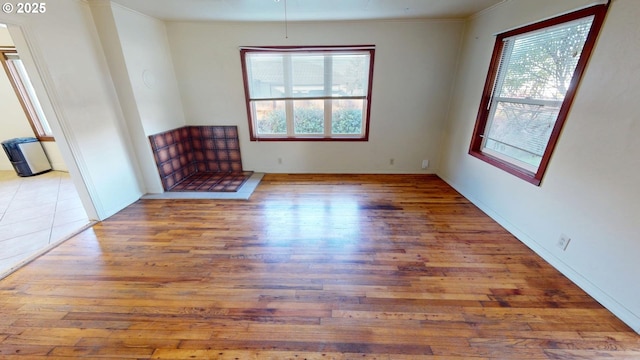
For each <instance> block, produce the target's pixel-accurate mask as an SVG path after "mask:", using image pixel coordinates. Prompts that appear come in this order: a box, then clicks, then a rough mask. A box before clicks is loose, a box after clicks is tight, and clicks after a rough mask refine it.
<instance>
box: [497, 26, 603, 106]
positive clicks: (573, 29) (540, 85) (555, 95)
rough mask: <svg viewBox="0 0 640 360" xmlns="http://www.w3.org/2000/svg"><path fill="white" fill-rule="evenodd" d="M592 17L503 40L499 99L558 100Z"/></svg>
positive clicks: (564, 90)
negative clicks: (501, 80) (503, 73)
mask: <svg viewBox="0 0 640 360" xmlns="http://www.w3.org/2000/svg"><path fill="white" fill-rule="evenodd" d="M592 21H593V17H588V18H585V19H581V20H578V21H573V22H570V23H566V24H562V25H558V26H555V27H552V28H547V29H544V30H541V31H537V32H534V33H526V34H523V35H520V36H516V37H513V38H509V39H506V40H505V41H506V42H507V43H506V46H505V48H504V49H505V50H504V51H505V55H504V56H503V58H502V61H503V62H505V61H506V62H507V63H508V64H502V65H501V69H500V71H501V72H502V71H506V74H505V76H504V80H503V82H502V88H501V90H500V92H499V94H500V95H499V96H500V97H511V98H520V99H526V98H533V99H545V100H562V99H564V96H565V94H566V92H567V89H568V88H569V84H570V82H571V78H572V77H573V73H574V72H575V69H576V66H577V64H578V60H580V54H581V53H582V48H583V47H584V43H585V42H586V40H587V35H588V33H589V29H590V28H591V23H592Z"/></svg>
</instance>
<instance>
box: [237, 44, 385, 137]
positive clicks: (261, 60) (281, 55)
mask: <svg viewBox="0 0 640 360" xmlns="http://www.w3.org/2000/svg"><path fill="white" fill-rule="evenodd" d="M374 54H375V49H374V47H373V46H370V45H367V46H338V47H335V46H332V47H327V46H322V47H319V46H314V47H247V48H241V49H240V57H241V62H242V75H243V79H244V88H245V97H246V105H247V113H248V118H249V133H250V138H251V140H252V141H256V140H260V141H269V140H272V141H273V140H277V141H281V140H296V141H300V140H302V141H304V140H307V141H318V140H333V141H335V140H341V141H366V140H368V137H369V118H370V109H371V84H372V82H373V61H374Z"/></svg>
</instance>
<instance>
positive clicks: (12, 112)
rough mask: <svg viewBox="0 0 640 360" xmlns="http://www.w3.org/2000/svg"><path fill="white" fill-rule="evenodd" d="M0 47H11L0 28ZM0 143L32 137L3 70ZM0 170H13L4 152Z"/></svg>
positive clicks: (0, 74)
mask: <svg viewBox="0 0 640 360" xmlns="http://www.w3.org/2000/svg"><path fill="white" fill-rule="evenodd" d="M0 46H13V41H11V36H10V35H9V30H7V28H5V27H0ZM0 133H1V134H2V137H1V138H0V141H5V140H8V139H12V138H17V137H26V136H33V130H31V126H29V122H28V120H27V117H26V116H25V114H24V110H22V106H20V102H19V101H18V97H17V96H16V93H15V91H14V90H13V87H12V86H11V82H9V78H8V77H7V74H6V73H5V71H4V69H1V68H0ZM0 170H13V166H11V162H10V161H9V158H8V157H7V156H6V155H5V153H4V151H2V154H1V155H0Z"/></svg>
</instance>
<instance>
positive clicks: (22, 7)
mask: <svg viewBox="0 0 640 360" xmlns="http://www.w3.org/2000/svg"><path fill="white" fill-rule="evenodd" d="M2 12H4V13H5V14H12V13H16V14H44V13H45V12H47V3H44V2H24V3H22V2H19V3H15V4H13V3H10V2H6V3H4V4H2Z"/></svg>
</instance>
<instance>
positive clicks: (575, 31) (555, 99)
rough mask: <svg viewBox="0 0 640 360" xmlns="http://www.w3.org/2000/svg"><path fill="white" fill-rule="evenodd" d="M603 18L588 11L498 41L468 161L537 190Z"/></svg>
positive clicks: (598, 9) (598, 10)
mask: <svg viewBox="0 0 640 360" xmlns="http://www.w3.org/2000/svg"><path fill="white" fill-rule="evenodd" d="M606 10H607V7H606V5H598V6H593V7H590V8H586V9H583V10H579V11H576V12H572V13H569V14H566V15H562V16H559V17H556V18H553V19H549V20H545V21H542V22H539V23H536V24H533V25H528V26H525V27H522V28H519V29H515V30H511V31H508V32H505V33H502V34H499V35H498V36H497V39H496V43H495V47H494V51H493V58H492V60H491V65H490V68H489V74H488V75H487V81H486V83H485V88H484V93H483V96H482V101H481V104H480V110H479V111H478V117H477V120H476V126H475V130H474V134H473V138H472V140H471V146H470V149H469V153H470V154H471V155H473V156H475V157H477V158H479V159H481V160H484V161H486V162H488V163H490V164H492V165H494V166H496V167H498V168H500V169H503V170H505V171H507V172H509V173H512V174H514V175H516V176H518V177H520V178H522V179H524V180H527V181H529V182H531V183H533V184H535V185H540V183H541V181H542V176H543V175H544V172H545V170H546V167H547V164H548V162H549V159H550V157H551V154H552V152H553V148H554V146H555V144H556V141H557V140H558V137H559V135H560V131H561V129H562V125H563V123H564V121H565V118H566V117H567V113H568V112H569V107H570V106H571V102H572V100H573V97H574V96H575V93H576V89H577V86H578V83H579V81H580V77H581V76H582V73H583V72H584V70H585V67H586V64H587V61H588V59H589V55H590V53H591V50H592V49H593V46H594V44H595V41H596V37H597V36H598V32H599V30H600V27H601V25H602V22H603V20H604V15H605V13H606Z"/></svg>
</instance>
